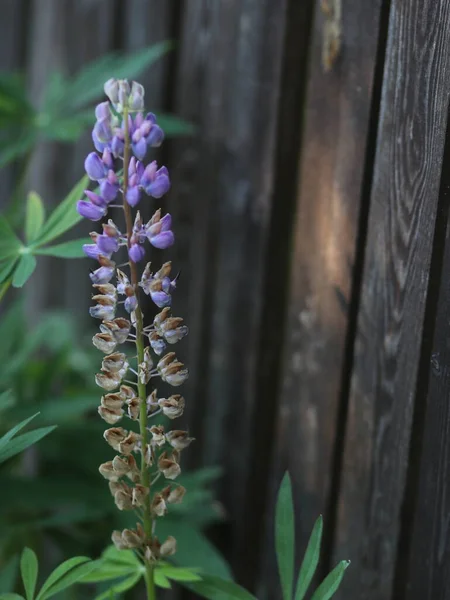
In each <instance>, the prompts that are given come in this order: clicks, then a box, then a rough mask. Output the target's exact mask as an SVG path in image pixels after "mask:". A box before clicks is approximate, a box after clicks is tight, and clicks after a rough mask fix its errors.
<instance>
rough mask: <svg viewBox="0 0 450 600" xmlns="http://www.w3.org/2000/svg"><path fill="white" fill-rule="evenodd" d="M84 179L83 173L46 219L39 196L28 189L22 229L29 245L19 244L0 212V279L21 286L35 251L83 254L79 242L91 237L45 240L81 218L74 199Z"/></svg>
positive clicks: (66, 255)
mask: <svg viewBox="0 0 450 600" xmlns="http://www.w3.org/2000/svg"><path fill="white" fill-rule="evenodd" d="M87 183H88V178H87V176H84V177H82V178H81V179H80V181H79V182H78V183H77V184H76V185H75V186H74V187H73V188H72V190H70V192H69V193H68V194H67V196H66V197H65V198H64V200H63V201H62V202H61V203H60V204H59V205H58V206H57V207H56V208H55V209H54V210H53V212H52V213H51V215H50V216H49V218H48V219H47V221H45V209H44V205H43V202H42V200H41V198H40V197H39V196H38V195H37V194H36V193H35V192H30V194H29V195H28V201H27V207H26V215H25V231H24V238H25V240H26V241H27V244H28V245H25V244H22V242H21V241H20V239H19V238H18V237H17V236H16V234H15V233H14V231H13V230H12V228H11V226H10V225H9V223H8V221H7V220H6V218H5V217H2V216H0V283H2V282H5V281H6V280H11V281H12V285H13V287H16V288H21V287H23V285H25V283H26V282H27V281H28V279H29V278H30V277H31V275H32V274H33V272H34V270H35V268H36V258H35V256H34V255H35V254H47V255H49V256H56V257H61V258H81V257H82V256H84V255H83V250H82V245H83V244H85V243H89V242H90V239H79V240H71V241H69V242H62V243H61V244H56V245H51V246H47V245H46V244H49V243H50V242H53V241H54V240H55V239H57V238H59V237H61V236H62V235H63V234H64V233H66V232H67V231H69V229H72V228H73V227H74V226H75V225H76V224H77V223H78V222H79V221H80V220H81V217H80V215H79V214H78V213H77V211H76V203H77V200H79V199H80V198H81V197H82V195H83V190H84V189H85V187H86V185H87Z"/></svg>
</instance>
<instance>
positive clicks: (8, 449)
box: [0, 413, 55, 464]
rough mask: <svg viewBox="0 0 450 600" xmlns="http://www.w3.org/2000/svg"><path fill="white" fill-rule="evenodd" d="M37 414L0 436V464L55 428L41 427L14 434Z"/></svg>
mask: <svg viewBox="0 0 450 600" xmlns="http://www.w3.org/2000/svg"><path fill="white" fill-rule="evenodd" d="M38 414H39V413H36V414H35V415H33V416H32V417H29V418H28V419H25V420H24V421H22V422H21V423H19V424H18V425H16V426H15V427H12V428H11V429H10V430H9V431H8V432H7V433H5V435H4V436H3V437H2V438H0V464H1V463H3V462H5V461H6V460H8V458H12V457H13V456H15V455H16V454H19V453H20V452H23V451H24V450H26V449H27V448H29V447H30V446H32V445H33V444H35V443H36V442H38V441H39V440H41V439H42V438H43V437H45V436H46V435H48V434H49V433H50V432H51V431H53V430H54V429H55V426H52V427H41V428H39V429H34V430H33V431H29V432H27V433H24V434H22V435H19V436H17V435H16V434H17V433H18V432H19V431H20V430H21V429H23V428H24V427H26V426H27V425H28V423H29V422H30V421H31V420H32V419H34V418H35V417H36V416H37V415H38Z"/></svg>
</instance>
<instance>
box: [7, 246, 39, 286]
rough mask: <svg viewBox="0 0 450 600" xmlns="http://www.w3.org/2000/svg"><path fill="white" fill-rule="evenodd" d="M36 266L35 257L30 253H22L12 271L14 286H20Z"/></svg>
mask: <svg viewBox="0 0 450 600" xmlns="http://www.w3.org/2000/svg"><path fill="white" fill-rule="evenodd" d="M35 268H36V259H35V257H34V256H33V255H32V254H29V253H27V254H22V256H21V257H20V260H19V263H18V265H17V267H16V269H15V271H14V275H13V280H12V284H13V287H15V288H21V287H23V286H24V285H25V283H26V282H27V281H28V279H29V278H30V277H31V276H32V275H33V272H34V270H35Z"/></svg>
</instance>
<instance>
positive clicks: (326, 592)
mask: <svg viewBox="0 0 450 600" xmlns="http://www.w3.org/2000/svg"><path fill="white" fill-rule="evenodd" d="M349 565H350V561H349V560H342V561H341V562H340V563H339V564H337V565H336V566H335V567H334V569H333V570H332V571H331V573H329V574H328V575H327V576H326V577H325V579H324V580H323V581H322V583H321V584H320V585H319V587H318V588H317V590H316V591H315V592H314V594H313V597H312V598H311V600H329V599H330V598H332V597H333V596H334V594H335V593H336V591H337V589H338V588H339V586H340V585H341V581H342V579H343V577H344V573H345V570H346V569H347V567H348V566H349Z"/></svg>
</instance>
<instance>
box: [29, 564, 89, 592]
mask: <svg viewBox="0 0 450 600" xmlns="http://www.w3.org/2000/svg"><path fill="white" fill-rule="evenodd" d="M71 560H73V559H69V560H67V561H66V562H65V563H63V564H62V565H60V567H63V566H64V565H66V564H67V563H69V562H70V561H71ZM60 567H58V568H60ZM94 568H95V564H94V562H93V561H91V560H89V559H88V561H87V562H84V563H83V564H79V565H78V566H76V567H74V568H71V569H70V570H69V569H67V571H66V572H65V573H64V575H63V576H62V577H60V578H59V579H58V580H57V581H56V582H55V583H54V584H53V585H52V586H50V587H49V588H48V589H47V590H46V591H45V593H44V594H43V593H42V590H41V592H40V594H39V596H38V597H37V599H36V600H47V599H48V598H52V597H53V596H56V594H59V593H60V592H62V591H64V590H66V589H67V588H69V587H71V586H72V585H74V583H77V582H79V581H80V579H82V578H83V577H84V576H85V575H87V574H88V573H90V571H92V570H93V569H94ZM44 585H45V584H44Z"/></svg>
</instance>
